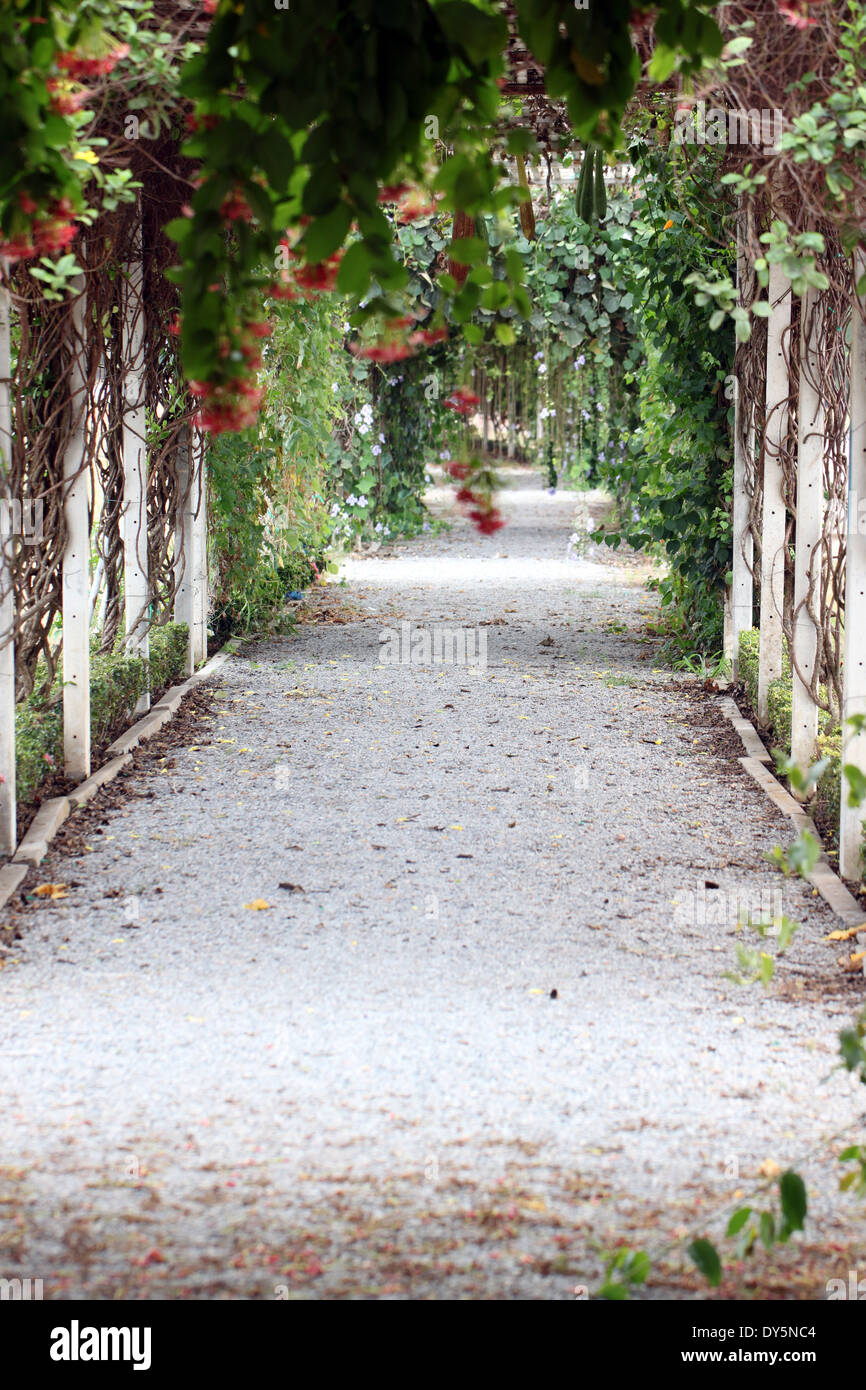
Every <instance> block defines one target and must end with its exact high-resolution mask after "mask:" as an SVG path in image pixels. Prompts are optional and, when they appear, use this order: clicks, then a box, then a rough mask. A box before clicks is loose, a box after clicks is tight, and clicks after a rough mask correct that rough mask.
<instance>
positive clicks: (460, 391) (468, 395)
mask: <svg viewBox="0 0 866 1390" xmlns="http://www.w3.org/2000/svg"><path fill="white" fill-rule="evenodd" d="M442 404H443V405H444V406H445V408H446V409H447V410H456V411H457V413H458V415H471V414H472V413H473V411H474V410H475V407H476V406H477V405H479V404H480V397H479V396H476V395H475V394H474V392H472V391H470V390H469V389H468V387H466V386H458V387H457V390H456V391H452V392H451V395H450V396H449V397H448V398H447V400H444V401H443V402H442Z"/></svg>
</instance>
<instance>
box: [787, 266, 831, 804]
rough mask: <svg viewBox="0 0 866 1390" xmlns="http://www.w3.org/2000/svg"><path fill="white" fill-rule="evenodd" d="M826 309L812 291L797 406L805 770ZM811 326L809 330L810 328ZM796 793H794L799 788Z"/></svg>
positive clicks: (796, 692)
mask: <svg viewBox="0 0 866 1390" xmlns="http://www.w3.org/2000/svg"><path fill="white" fill-rule="evenodd" d="M823 311H824V303H823V299H822V296H821V295H820V293H819V292H817V291H815V290H812V289H810V290H808V291H807V292H806V294H805V295H804V296H803V299H802V302H801V305H800V385H799V395H798V406H797V430H798V440H797V528H796V532H795V541H794V630H793V640H794V651H793V653H792V661H791V665H792V666H793V668H794V678H793V691H792V700H791V757H792V758H793V760H794V762H795V763H796V764H797V766H798V768H799V769H800V770H801V771H802V772H806V771H807V770H808V768H809V766H810V764H811V763H812V762H814V760H815V745H816V742H817V738H818V706H817V704H816V703H815V699H814V697H813V695H812V691H811V689H810V685H811V681H812V677H813V675H814V673H815V659H816V654H817V650H818V630H817V628H816V627H815V623H814V621H813V619H812V616H811V614H810V612H809V603H810V602H811V603H812V605H813V606H814V607H815V608H816V610H817V606H818V603H819V599H820V587H821V532H822V528H823V523H824V402H823V400H822V397H821V394H820V391H819V390H818V389H817V387H816V383H818V382H820V379H821V362H820V359H819V354H818V349H817V344H818V342H819V337H820V332H821V320H822V315H823ZM810 329H811V332H810ZM795 794H796V793H795Z"/></svg>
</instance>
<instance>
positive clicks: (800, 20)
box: [776, 0, 823, 29]
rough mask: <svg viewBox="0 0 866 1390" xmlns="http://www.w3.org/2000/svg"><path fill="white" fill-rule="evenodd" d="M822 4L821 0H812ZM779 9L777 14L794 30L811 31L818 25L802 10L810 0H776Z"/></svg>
mask: <svg viewBox="0 0 866 1390" xmlns="http://www.w3.org/2000/svg"><path fill="white" fill-rule="evenodd" d="M815 2H817V3H818V4H822V3H823V0H813V3H815ZM776 3H777V4H778V7H779V14H780V15H781V16H782V18H783V19H784V20H785V21H786V23H788V24H791V25H793V27H794V28H795V29H812V28H814V26H815V25H816V24H817V23H818V21H817V19H812V18H811V17H810V16H809V15H807V14H806V13H805V11H804V9H803V6H804V5H808V4H809V3H810V0H776Z"/></svg>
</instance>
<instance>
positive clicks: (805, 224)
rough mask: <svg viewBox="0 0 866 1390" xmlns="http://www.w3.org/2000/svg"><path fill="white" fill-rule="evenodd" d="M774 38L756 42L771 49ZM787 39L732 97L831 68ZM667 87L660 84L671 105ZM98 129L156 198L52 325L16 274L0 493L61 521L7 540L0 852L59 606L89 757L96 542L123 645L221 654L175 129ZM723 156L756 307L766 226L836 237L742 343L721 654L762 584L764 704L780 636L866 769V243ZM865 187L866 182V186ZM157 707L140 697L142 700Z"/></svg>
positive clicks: (859, 213)
mask: <svg viewBox="0 0 866 1390" xmlns="http://www.w3.org/2000/svg"><path fill="white" fill-rule="evenodd" d="M722 8H723V10H724V11H725V12H726V13H727V18H728V21H729V22H730V23H731V24H736V23H739V22H741V21H742V20H743V18H744V17H746V18H750V17H753V15H752V11H753V10H754V9H755V6H754V5H751V6H750V5H748V4H728V5H726V6H724V7H722ZM180 15H181V20H182V21H183V23H180V21H176V19H175V18H170V17H169V16H168V15H167V16H166V19H165V23H166V24H167V26H168V27H169V28H172V26H173V27H174V32H175V33H176V34H177V35H179V36H180V37H181V38H183V37H188V36H189V34H190V26H191V25H193V24H194V22H195V21H194V17H193V16H194V12H193V11H192V9H191V8H190V7H181V10H180ZM777 27H778V26H777ZM770 29H771V30H772V26H770ZM773 32H775V31H773ZM773 32H768V34H767V35H762V36H761V37H760V40H759V42H760V43H764V44H765V45H770V44H772V43H773V42H774V41H775V40H774V36H773ZM786 38H787V39H789V40H790V42H788V44H787V47H786V49H785V52H784V61H781V66H780V70H779V76H778V82H777V85H776V89H775V90H771V89H769V88H768V87H767V84H766V74H767V72H768V71H769V70H771V68H772V61H771V60H772V58H773V55H772V53H770V54H769V57H768V54H767V53H766V52H765V53H762V54H758V52H757V50H755V60H754V62H753V63H751V64H750V65H747V66H744V67H741V68H736V69H734V71H733V76H732V77H731V78H730V83H729V86H728V87H727V88H726V89H725V92H724V100H725V102H726V104H727V105H729V106H730V107H731V108H736V109H741V110H746V111H750V110H752V109H755V110H762V109H764V108H765V107H767V106H768V105H769V106H770V107H771V108H772V107H774V106H775V105H776V104H777V103H778V104H780V105H781V104H782V102H783V100H785V99H786V98H785V97H784V94H785V93H786V92H787V91H788V90H789V88H790V84H791V82H792V81H794V80H796V78H797V77H799V76H802V74H803V73H805V71H806V70H807V68H811V67H813V66H815V63H816V59H815V53H814V50H813V46H812V41H811V31H809V33H808V34H807V35H806V36H805V37H802V38H801V37H798V36H796V35H793V36H792V35H790V34H787V35H786ZM640 42H641V40H640V37H638V44H639V45H640ZM756 42H758V40H756ZM509 63H510V74H509V80H508V81H507V82H506V83H505V84H504V86H503V92H504V95H505V96H506V97H515V98H520V100H521V103H522V108H521V112H520V119H521V120H522V121H523V122H524V123H526V124H530V125H531V126H532V128H533V130H534V131H535V133H536V136H537V138H538V141H539V145H540V148H541V150H542V152H545V151H546V152H548V153H550V154H551V156H552V157H554V156H556V155H557V154H558V153H561V152H562V150H563V149H564V148H565V147H566V146H567V145H568V143H569V131H568V123H567V121H566V119H565V117H564V114H563V110H562V108H561V107H560V106H558V105H557V104H556V103H551V102H550V101H548V99H547V96H546V94H545V91H544V74H543V69H542V68H541V66H540V65H539V64H538V63H536V62H535V60H534V59H533V57H532V55H531V54H529V53H527V52H526V50H525V49H523V48H521V46H520V45H519V43H517V41H514V42H513V43H512V45H511V46H510V49H509ZM752 74H757V76H753V75H752ZM669 85H670V84H668V86H669ZM658 92H659V89H658V88H657V87H656V88H653V89H652V91H650V89H649V88H647V90H646V93H644V94H642V95H641V97H640V98H639V99H640V100H641V101H643V102H644V104H647V105H651V104H652V103H653V102H654V101H658ZM669 95H670V92H669V91H664V92H663V94H662V101H663V103H666V102H668V98H669ZM112 121H114V124H112ZM100 133H104V134H105V135H106V137H107V139H108V142H109V145H108V151H107V153H106V155H105V156H104V158H105V159H106V160H108V161H110V160H112V159H114V160H115V161H122V160H126V161H127V164H128V166H129V167H131V168H133V169H134V171H135V173H136V177H137V178H139V179H140V181H141V183H142V193H141V196H140V199H139V202H138V203H137V204H136V206H135V208H133V209H130V208H129V207H127V208H126V209H124V210H121V212H114V213H109V214H105V216H104V217H103V216H102V215H101V216H100V218H99V220H98V221H97V222H96V223H95V225H94V226H93V227H92V228H90V229H89V231H88V235H87V242H86V245H85V248H84V251H83V253H82V255H81V263H82V268H81V274H80V276H79V280H78V283H77V285H76V287H75V293H74V294H73V296H72V297H71V298H70V299H69V300H68V301H67V302H66V303H65V304H64V305H62V306H60V307H59V308H57V309H49V310H47V311H45V312H42V313H41V314H40V316H38V318H37V316H34V314H33V305H32V302H31V301H30V300H28V297H27V293H26V290H25V288H24V286H23V284H22V283H21V281H20V280H19V278H18V277H17V276H16V273H15V271H14V268H13V267H10V266H9V265H4V266H3V267H2V270H3V274H2V285H0V449H2V454H3V457H4V460H5V461H6V465H7V466H6V473H7V476H6V480H5V485H6V493H7V498H8V500H9V501H10V502H11V501H12V499H14V498H15V497H16V496H17V497H19V498H20V497H30V498H36V499H38V500H39V501H40V502H42V503H44V511H45V522H44V525H45V528H46V531H45V537H44V538H43V540H44V543H42V544H41V545H40V548H39V552H38V554H37V553H35V552H30V551H27V550H26V548H25V550H24V551H22V548H21V547H20V546H16V545H15V544H14V542H13V538H12V537H10V536H9V535H6V536H4V538H3V541H4V544H3V546H2V552H0V778H2V780H0V852H2V853H4V854H11V853H13V852H14V850H15V846H16V818H15V706H16V693H20V692H21V690H22V689H26V688H30V686H32V683H33V680H34V679H35V672H36V666H37V661H38V660H39V659H40V657H41V658H42V659H43V660H45V661H47V663H48V675H49V677H50V675H51V674H52V671H53V662H54V661H55V660H56V659H57V657H58V643H57V640H56V635H55V636H54V637H52V633H53V631H55V630H56V622H55V620H56V619H57V618H58V617H59V618H61V619H62V670H63V725H64V758H65V770H66V773H67V775H68V776H69V777H70V778H71V779H81V778H84V777H86V776H88V774H89V772H90V767H91V751H90V682H89V664H90V650H91V606H92V602H93V601H95V595H94V594H93V593H92V582H91V553H92V550H93V548H94V546H95V547H96V549H97V550H98V553H99V556H100V561H101V564H102V566H103V570H102V573H103V575H104V576H105V578H104V583H105V586H106V594H107V595H108V614H107V617H106V631H107V635H108V636H110V637H111V638H112V640H113V636H114V633H115V632H116V630H117V629H116V625H114V626H113V620H112V616H111V615H112V611H114V613H115V618H116V621H118V622H119V621H122V623H123V630H124V633H125V642H126V645H127V649H128V650H129V651H131V652H134V653H138V654H140V655H141V656H143V657H146V656H147V651H148V632H149V629H150V626H151V624H152V623H153V622H154V621H160V620H164V619H165V618H166V616H167V615H169V614H171V613H173V615H174V617H175V618H176V619H177V620H179V621H182V622H184V623H186V624H187V625H188V628H189V645H188V668H189V669H190V670H192V669H193V668H194V667H195V665H196V664H197V663H198V662H199V661H200V660H201V659H202V658H203V656H204V655H205V647H206V615H207V530H206V514H207V481H206V459H205V454H206V450H205V444H204V440H203V438H202V436H201V435H200V434H199V433H198V431H197V430H196V429H195V428H194V425H193V423H192V417H193V406H192V402H191V401H189V399H188V398H183V399H181V400H180V401H179V398H178V396H177V391H176V389H175V388H176V383H177V380H178V373H177V365H176V360H175V357H174V355H173V352H172V347H171V344H172V341H173V340H172V337H171V327H170V324H171V320H172V318H173V315H174V313H175V310H176V307H177V305H176V300H175V297H174V291H173V289H172V287H171V286H169V285H168V282H167V281H166V280H165V277H164V274H163V272H164V269H165V268H166V266H167V265H168V263H169V262H170V259H171V250H170V247H169V245H168V244H167V242H166V239H165V237H164V233H163V230H162V229H163V227H164V226H165V224H166V223H167V222H168V221H169V220H170V219H171V217H173V216H175V215H176V213H177V209H178V207H179V206H180V205H181V204H182V203H183V202H184V200H185V196H186V191H187V189H188V187H189V180H190V175H191V170H190V168H189V167H188V165H187V164H185V163H184V161H183V160H182V159H181V158H180V156H179V153H178V142H177V139H176V137H174V136H169V135H165V136H164V137H162V138H158V139H154V140H152V141H151V140H142V141H137V142H130V141H128V140H127V142H126V146H125V148H124V145H123V133H122V131H119V130H118V128H117V124H116V117H112V114H111V113H110V112H108V113H106V117H105V128H104V131H103V130H101V132H100ZM728 153H729V161H728V167H729V168H731V169H734V170H736V169H738V168H742V167H743V165H744V164H745V163H747V162H749V163H750V164H751V165H752V166H754V167H755V168H756V169H758V170H760V171H762V172H765V173H766V174H767V179H768V182H767V183H766V184H765V186H764V187H763V188H762V189H761V190H760V191H759V192H752V193H749V194H744V195H743V196H742V197H741V201H740V215H739V236H738V247H737V261H738V276H737V279H738V296H739V303H740V305H741V306H743V307H746V308H747V307H749V306H750V305H752V304H753V303H754V302H756V301H757V300H759V299H761V298H762V296H763V288H762V286H761V285H760V284H759V280H758V277H757V276H756V273H755V266H756V261H757V260H758V258H759V257H760V256H761V254H762V250H763V248H762V244H761V242H760V240H759V237H760V234H761V233H762V232H765V231H766V230H767V228H768V227H769V225H770V223H771V222H772V220H773V218H774V216H776V215H777V214H781V215H783V216H784V219H785V221H786V222H787V224H788V225H789V226H790V227H792V228H795V229H798V230H800V229H802V230H812V231H815V230H817V231H821V232H822V233H823V234H824V236H825V243H826V255H825V258H824V264H825V266H826V267H827V270H828V278H829V280H830V285H829V288H828V289H826V290H820V289H810V290H809V291H808V292H807V293H806V294H805V295H804V296H802V297H799V298H798V297H796V296H794V295H793V294H792V287H791V282H790V281H789V280H788V279H787V278H786V276H785V274H784V272H783V270H782V268H781V265H780V264H774V265H772V266H771V268H770V278H769V287H768V291H767V302H768V305H769V315H768V317H767V318H766V331H764V329H763V323H762V322H761V321H758V320H756V321H755V331H754V332H753V334H752V337H751V339H750V341H749V342H748V343H740V344H739V346H738V348H737V358H736V367H735V378H736V387H737V389H736V396H735V417H736V418H735V427H734V480H733V498H732V514H733V542H734V544H733V580H732V585H731V590H730V593H729V595H728V615H729V621H728V624H727V654H728V656H729V657H730V660H731V664H732V668H733V671H734V675H735V676H736V673H737V665H738V644H739V640H740V637H741V635H742V633H743V632H744V631H746V630H748V629H750V628H751V627H752V626H753V623H754V617H755V601H756V599H758V600H759V601H760V624H759V631H760V640H759V651H760V656H759V688H758V706H759V708H758V713H759V715H760V716H761V717H762V718H764V719H766V717H767V713H768V697H769V693H770V689H771V685H772V682H773V681H774V680H777V679H778V678H780V677H781V675H782V673H783V669H784V663H785V648H786V646H787V652H788V657H789V660H790V664H791V667H792V669H793V683H794V684H793V702H792V709H793V712H792V725H791V749H792V756H793V758H794V760H795V761H796V763H797V765H798V766H799V767H800V768H801V769H803V770H805V769H806V768H807V767H808V766H809V764H810V763H811V762H812V761H813V760H814V757H815V749H816V741H817V734H818V723H819V712H820V710H821V709H822V708H823V709H825V710H828V711H831V712H833V713H835V714H838V715H839V716H840V717H841V719H842V728H843V763H844V764H852V765H853V766H855V767H856V768H858V769H859V770H860V771H861V772H862V773H863V775H864V777H866V731H864V732H860V730H859V726H858V725H857V724H856V723H855V724H851V723H849V722H848V721H849V720H850V719H851V718H852V717H853V716H861V717H862V719H863V721H864V724H866V515H864V516H863V517H862V519H861V508H862V506H863V504H864V503H866V326H864V324H866V298H864V295H863V294H858V293H857V291H856V288H855V286H856V284H857V282H858V280H859V279H860V278H861V277H862V276H864V275H866V261H864V258H863V253H862V252H855V255H854V258H853V261H852V258H851V256H850V255H847V256H846V254H845V253H844V251H843V249H842V246H841V243H840V240H839V237H838V234H837V229H836V228H835V227H834V226H833V225H831V224H830V223H828V222H827V220H826V219H824V218H822V216H821V210H820V205H819V202H818V200H817V198H814V197H810V194H809V189H808V188H804V186H803V184H802V181H798V179H799V175H798V173H797V170H796V169H795V168H794V166H793V165H792V164H791V162H790V161H789V160H787V159H786V158H785V157H784V156H782V155H781V154H780V153H779V151H778V149H772V148H771V149H766V148H763V149H760V150H754V149H752V148H747V149H742V148H737V147H732V148H731V149H730V150H729V152H728ZM626 176H627V174H626V175H624V177H626ZM859 196H860V192H859V190H857V191H856V193H855V195H854V200H855V203H856V199H857V198H858V197H859ZM863 214H864V210H863V208H862V207H861V206H860V205H859V204H856V206H855V207H854V212H853V216H854V219H855V221H856V220H857V219H859V221H860V226H861V227H862V225H863ZM109 243H110V245H111V247H112V254H113V256H114V257H115V258H116V259H118V260H119V261H120V263H121V266H122V272H121V274H119V275H117V276H112V277H110V278H109V277H108V276H107V274H106V271H105V261H104V257H103V256H102V248H103V247H104V246H105V245H106V244H109ZM15 315H17V316H18V317H19V319H20V320H21V322H24V323H25V324H26V326H27V334H28V337H27V341H28V345H29V349H30V350H31V351H35V352H36V353H37V355H38V353H39V352H42V358H41V363H42V366H44V367H45V368H46V371H47V372H48V375H49V376H50V378H51V381H52V383H53V384H52V388H51V389H52V392H53V395H52V397H51V400H50V402H49V407H50V408H48V409H47V410H45V411H43V413H42V414H41V415H40V414H39V412H38V411H35V410H34V409H33V408H32V406H29V405H27V391H28V388H29V387H30V386H31V385H32V380H29V379H28V378H27V367H26V363H22V362H21V361H19V367H18V372H17V374H16V375H15V376H13V375H12V374H11V372H10V342H11V334H12V320H13V316H15ZM109 320H110V322H111V324H112V327H111V329H110V331H108V330H107V329H106V327H105V325H106V323H108V322H109ZM97 325H100V326H99V327H97ZM40 335H41V336H40ZM49 368H50V371H49V370H48V369H49ZM9 529H11V528H8V527H7V530H9ZM121 591H122V593H123V604H124V607H123V616H122V620H121V618H120V614H119V595H120V593H121ZM16 663H17V664H16ZM146 701H147V696H146V695H145V696H144V697H143V700H142V707H144V706H145V705H146ZM841 803H842V810H841V827H840V843H841V871H842V874H843V876H845V877H847V878H849V879H859V878H860V876H861V862H860V854H861V844H862V837H863V827H862V813H861V811H860V809H859V808H855V807H849V806H848V804H847V797H846V795H845V794H844V790H843V795H842V797H841Z"/></svg>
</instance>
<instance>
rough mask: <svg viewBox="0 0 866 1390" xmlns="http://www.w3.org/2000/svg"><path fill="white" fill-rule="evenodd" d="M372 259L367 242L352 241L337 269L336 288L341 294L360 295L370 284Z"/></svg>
mask: <svg viewBox="0 0 866 1390" xmlns="http://www.w3.org/2000/svg"><path fill="white" fill-rule="evenodd" d="M371 266H372V259H371V256H370V251H369V248H368V246H367V243H366V242H364V241H353V242H352V245H351V246H350V247H349V248H348V250H347V251H346V254H345V256H344V257H343V259H342V260H341V261H340V268H339V270H338V271H337V289H338V290H339V291H340V292H341V293H342V294H354V295H358V296H361V295H363V294H364V293H365V292H366V290H367V289H368V288H369V285H370V273H371Z"/></svg>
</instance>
